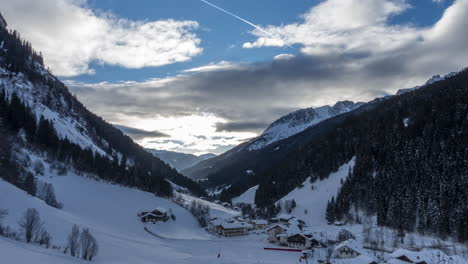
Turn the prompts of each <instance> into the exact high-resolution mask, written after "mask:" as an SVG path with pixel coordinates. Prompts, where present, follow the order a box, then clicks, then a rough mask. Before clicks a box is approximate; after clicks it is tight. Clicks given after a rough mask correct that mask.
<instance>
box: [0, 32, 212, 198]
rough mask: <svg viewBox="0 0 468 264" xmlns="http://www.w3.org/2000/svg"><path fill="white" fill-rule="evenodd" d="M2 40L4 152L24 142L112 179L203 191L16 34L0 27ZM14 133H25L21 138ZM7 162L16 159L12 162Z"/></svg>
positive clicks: (163, 189) (165, 191)
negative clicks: (87, 100)
mask: <svg viewBox="0 0 468 264" xmlns="http://www.w3.org/2000/svg"><path fill="white" fill-rule="evenodd" d="M0 38H1V40H2V48H1V49H0V101H1V106H0V107H1V109H2V111H1V113H2V115H1V118H2V123H3V128H2V129H3V131H4V133H5V135H7V137H6V138H9V141H10V142H12V144H11V145H12V146H11V147H10V148H12V149H13V150H8V152H10V153H6V154H7V156H11V155H12V153H13V152H15V150H14V149H15V148H21V145H22V144H25V145H27V146H28V148H34V149H38V150H41V151H45V152H47V153H49V155H52V156H53V157H55V158H57V159H59V160H62V161H65V160H67V161H68V163H69V165H71V166H73V167H74V168H76V169H80V170H83V171H87V172H93V173H96V174H97V175H98V176H99V177H101V178H103V179H106V180H110V181H113V182H118V183H121V184H125V185H130V186H137V187H140V188H142V189H145V190H148V191H153V192H155V193H158V194H160V195H171V185H170V184H169V183H168V182H166V181H164V180H163V179H168V180H170V181H172V182H174V183H176V184H178V185H180V186H184V187H187V188H189V189H190V190H191V191H192V192H194V193H195V194H204V191H203V189H202V188H200V187H199V186H198V185H197V184H196V183H195V182H193V181H191V180H190V179H188V178H186V177H184V176H182V175H180V174H179V173H178V172H177V171H176V170H174V169H172V168H171V167H169V166H167V165H166V164H165V163H164V162H162V161H161V160H159V159H157V158H155V157H153V156H152V155H151V154H149V153H148V152H146V151H145V150H144V149H143V148H142V147H140V146H139V145H137V144H136V143H134V142H133V141H132V140H131V139H130V138H129V137H128V136H126V135H124V134H123V133H122V132H121V131H120V130H118V129H117V128H115V127H114V126H112V125H110V124H109V123H107V122H105V121H104V120H103V119H102V118H100V117H98V116H96V115H95V114H93V113H91V112H90V111H88V110H87V109H86V108H85V107H84V106H83V104H81V103H80V102H79V101H78V100H77V99H76V98H75V97H74V96H73V95H72V94H71V93H70V92H69V90H68V89H67V87H66V86H65V85H64V84H63V83H62V82H61V81H60V80H59V79H57V78H56V77H55V76H53V75H52V74H51V73H50V72H49V71H48V70H47V69H46V67H45V65H44V64H43V59H42V57H41V55H40V54H38V53H37V52H35V51H34V50H33V48H32V47H31V45H30V44H29V43H28V42H26V41H24V40H22V39H21V38H20V36H19V33H17V32H16V31H13V32H8V31H7V30H6V29H4V28H0ZM18 132H24V133H25V137H22V136H21V133H18ZM7 143H8V142H5V144H7ZM17 143H20V144H17ZM6 151H7V149H5V152H6ZM11 162H13V163H15V161H14V160H11ZM13 167H14V166H13ZM21 167H22V165H18V166H16V170H17V171H16V172H14V171H11V175H10V176H8V175H3V176H2V177H4V178H9V177H10V178H11V177H18V175H17V174H18V173H19V174H21V171H22V168H21ZM6 171H7V172H8V171H9V170H6ZM7 174H8V173H7ZM13 174H14V176H12V175H13ZM21 177H23V176H21ZM21 177H20V178H21ZM10 180H12V181H14V179H10ZM17 180H20V181H21V179H17Z"/></svg>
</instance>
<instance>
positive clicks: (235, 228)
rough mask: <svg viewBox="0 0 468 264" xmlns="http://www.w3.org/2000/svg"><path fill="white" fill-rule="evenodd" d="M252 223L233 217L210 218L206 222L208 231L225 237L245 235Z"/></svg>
mask: <svg viewBox="0 0 468 264" xmlns="http://www.w3.org/2000/svg"><path fill="white" fill-rule="evenodd" d="M251 228H252V225H250V224H247V223H244V222H239V221H237V220H235V219H228V220H225V219H221V218H212V219H211V220H210V222H209V224H208V229H209V231H211V232H213V233H216V234H218V235H221V236H225V237H232V236H245V235H247V234H248V231H249V230H250V229H251Z"/></svg>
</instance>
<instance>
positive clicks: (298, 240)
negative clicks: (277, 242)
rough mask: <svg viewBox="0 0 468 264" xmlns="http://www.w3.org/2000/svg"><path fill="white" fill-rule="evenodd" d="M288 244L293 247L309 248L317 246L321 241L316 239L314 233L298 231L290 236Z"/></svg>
mask: <svg viewBox="0 0 468 264" xmlns="http://www.w3.org/2000/svg"><path fill="white" fill-rule="evenodd" d="M287 244H288V247H291V248H299V249H307V248H312V247H314V246H317V245H318V244H319V242H318V241H317V240H316V239H314V238H313V236H312V235H309V234H307V235H306V234H301V233H297V234H294V235H292V236H288V238H287Z"/></svg>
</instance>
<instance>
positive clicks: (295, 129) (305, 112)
mask: <svg viewBox="0 0 468 264" xmlns="http://www.w3.org/2000/svg"><path fill="white" fill-rule="evenodd" d="M362 104H363V103H354V102H352V101H339V102H337V103H336V104H334V105H333V106H329V105H325V106H321V107H317V108H313V107H310V108H304V109H299V110H297V111H294V112H292V113H289V114H287V115H285V116H283V117H281V118H279V119H278V120H276V121H275V122H273V123H272V124H271V125H270V126H268V128H267V129H266V130H265V131H264V132H263V133H262V134H261V135H260V136H259V137H258V138H256V139H254V140H253V141H252V143H250V144H249V146H248V149H249V150H258V149H261V148H263V147H265V146H267V145H270V144H272V143H274V142H276V141H279V140H282V139H285V138H288V137H290V136H293V135H295V134H297V133H300V132H302V131H304V130H305V129H307V128H309V127H311V126H313V125H315V124H318V123H320V122H322V121H323V120H326V119H328V118H331V117H334V116H337V115H340V114H343V113H346V112H349V111H352V110H354V109H356V108H358V107H359V106H361V105H362Z"/></svg>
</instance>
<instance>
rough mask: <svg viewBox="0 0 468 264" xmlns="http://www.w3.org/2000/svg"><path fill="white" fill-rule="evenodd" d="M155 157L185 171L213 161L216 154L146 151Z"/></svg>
mask: <svg viewBox="0 0 468 264" xmlns="http://www.w3.org/2000/svg"><path fill="white" fill-rule="evenodd" d="M146 150H147V151H148V152H149V153H151V154H153V156H155V157H157V158H159V159H161V160H162V161H164V162H166V163H167V164H169V165H170V166H171V167H173V168H174V169H176V170H178V171H181V170H183V169H186V168H189V167H191V166H193V165H195V164H197V163H199V162H201V161H204V160H207V159H211V158H214V157H216V155H215V154H211V153H207V154H203V155H200V156H196V155H193V154H187V153H180V152H174V151H167V150H156V149H146Z"/></svg>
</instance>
